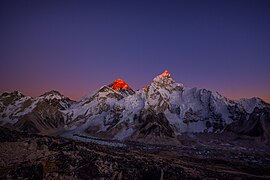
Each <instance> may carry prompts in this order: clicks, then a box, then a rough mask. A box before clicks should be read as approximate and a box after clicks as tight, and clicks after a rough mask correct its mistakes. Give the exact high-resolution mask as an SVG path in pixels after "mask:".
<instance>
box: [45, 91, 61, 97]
mask: <svg viewBox="0 0 270 180" xmlns="http://www.w3.org/2000/svg"><path fill="white" fill-rule="evenodd" d="M48 95H58V96H63V95H62V94H61V93H60V92H58V91H56V90H51V91H48V92H45V93H44V94H42V95H41V96H48Z"/></svg>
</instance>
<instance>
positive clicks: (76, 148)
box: [0, 127, 270, 179]
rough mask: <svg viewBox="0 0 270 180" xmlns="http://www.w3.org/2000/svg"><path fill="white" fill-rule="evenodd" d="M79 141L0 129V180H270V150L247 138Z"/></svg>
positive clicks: (197, 136)
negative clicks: (172, 143)
mask: <svg viewBox="0 0 270 180" xmlns="http://www.w3.org/2000/svg"><path fill="white" fill-rule="evenodd" d="M80 138H86V139H88V142H79V141H75V140H70V139H65V138H61V137H50V136H42V135H34V134H27V133H22V132H16V131H10V130H8V129H6V128H1V127H0V141H1V143H0V177H1V179H193V178H195V179H213V178H214V179H270V151H269V150H270V149H269V147H267V146H265V145H264V144H263V143H261V142H260V141H258V139H256V138H255V139H254V138H253V139H250V138H249V137H247V136H232V135H230V136H228V134H216V135H214V136H213V135H211V138H210V137H209V134H207V133H203V134H198V135H188V134H183V135H182V136H181V138H180V139H181V140H180V142H181V146H169V145H146V144H140V143H136V142H130V141H129V142H121V141H108V140H102V139H89V137H80ZM86 141H87V140H86ZM106 143H107V144H108V145H106Z"/></svg>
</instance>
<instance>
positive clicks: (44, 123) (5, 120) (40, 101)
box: [0, 91, 74, 133]
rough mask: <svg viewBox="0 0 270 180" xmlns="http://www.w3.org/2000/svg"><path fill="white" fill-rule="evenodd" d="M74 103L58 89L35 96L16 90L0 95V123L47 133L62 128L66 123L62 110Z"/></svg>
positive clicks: (19, 128)
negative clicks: (25, 94)
mask: <svg viewBox="0 0 270 180" xmlns="http://www.w3.org/2000/svg"><path fill="white" fill-rule="evenodd" d="M72 103H74V102H73V101H72V100H70V99H69V98H67V97H65V96H63V95H62V94H60V93H59V92H57V91H50V92H46V93H45V94H43V95H41V96H39V97H36V98H33V97H29V96H24V95H23V94H22V93H20V92H18V91H15V92H11V93H7V92H6V93H2V94H1V95H0V104H1V111H0V117H1V119H0V123H1V125H2V126H6V127H12V128H15V129H18V130H21V131H27V132H31V133H42V132H44V133H46V132H47V131H51V130H53V129H57V128H62V127H63V126H64V124H65V114H63V113H62V112H61V111H62V110H65V109H67V108H69V107H70V106H71V104H72Z"/></svg>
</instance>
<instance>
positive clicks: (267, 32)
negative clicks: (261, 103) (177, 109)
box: [0, 0, 270, 102]
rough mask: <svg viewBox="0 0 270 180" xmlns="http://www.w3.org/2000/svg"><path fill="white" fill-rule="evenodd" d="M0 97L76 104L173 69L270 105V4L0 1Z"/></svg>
mask: <svg viewBox="0 0 270 180" xmlns="http://www.w3.org/2000/svg"><path fill="white" fill-rule="evenodd" d="M0 27H1V28H0V60H1V66H0V91H1V92H2V91H13V90H19V91H21V92H23V93H24V94H26V95H32V96H37V95H40V94H42V93H44V92H45V91H48V90H51V89H55V90H58V91H60V92H61V93H63V94H64V95H67V96H69V97H71V98H73V99H78V98H80V97H82V96H83V95H85V94H88V93H90V92H92V91H94V90H96V89H98V88H99V87H100V86H102V85H104V84H109V83H111V82H112V81H113V80H114V79H116V78H122V79H124V80H125V81H126V82H127V83H128V84H129V85H130V86H131V87H132V88H134V89H138V88H141V87H143V86H145V85H147V84H149V83H150V81H151V80H152V79H153V78H154V77H155V76H156V75H158V74H160V73H162V72H163V71H164V70H165V69H168V70H169V71H170V72H171V74H172V76H173V77H174V78H175V80H176V81H177V82H179V83H183V84H184V85H185V86H188V87H200V88H207V89H210V90H215V91H219V92H220V93H221V94H223V95H225V96H227V97H229V98H240V97H253V96H256V97H261V98H263V99H265V100H267V101H268V102H270V93H269V92H270V80H269V78H270V1H267V0H261V1H260V0H253V1H250V0H241V1H239V0H232V1H229V0H224V1H222V0H212V1H207V0H203V1H202V0H197V1H195V0H186V1H180V0H178V1H165V0H163V1H157V0H155V1H147V0H144V1H137V0H136V1H135V0H134V1H126V0H123V1H117V0H116V1H114V0H111V1H103V0H96V1H86V0H81V1H79V0H76V1H75V0H73V1H70V0H63V1H60V0H58V1H56V0H33V1H30V0H28V1H27V0H18V1H16V0H6V1H5V0H1V1H0Z"/></svg>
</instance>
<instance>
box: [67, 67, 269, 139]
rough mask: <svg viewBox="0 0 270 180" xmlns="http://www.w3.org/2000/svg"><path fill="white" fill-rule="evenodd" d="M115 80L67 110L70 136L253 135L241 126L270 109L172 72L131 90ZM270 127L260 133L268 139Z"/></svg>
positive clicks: (110, 137) (166, 72) (120, 137)
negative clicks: (188, 83)
mask: <svg viewBox="0 0 270 180" xmlns="http://www.w3.org/2000/svg"><path fill="white" fill-rule="evenodd" d="M113 84H114V83H112V84H111V85H109V86H104V87H102V88H101V89H100V90H98V91H97V92H96V93H94V94H93V95H90V96H88V97H87V98H85V99H83V100H82V101H81V102H80V103H78V104H79V105H76V106H74V107H73V108H71V109H68V110H67V112H68V114H71V115H72V116H70V120H69V121H68V122H70V123H69V124H68V127H69V128H68V129H70V130H71V131H68V132H67V133H66V134H68V135H70V134H81V135H86V136H87V135H88V136H97V137H100V138H109V139H117V140H132V141H140V142H146V143H163V144H164V143H168V144H171V143H173V144H178V143H180V142H179V140H178V139H179V138H178V136H179V135H181V134H182V133H201V132H210V133H213V132H222V131H224V130H228V131H232V132H235V133H239V134H247V135H250V134H249V133H244V131H241V130H240V129H242V128H243V127H245V126H246V125H245V124H248V123H249V119H250V115H252V113H255V112H254V111H255V110H256V109H261V110H262V112H260V113H261V114H262V113H263V112H265V111H267V110H268V109H269V107H270V106H269V104H267V103H265V102H264V101H262V100H261V99H259V98H252V99H241V100H239V101H232V100H229V99H227V98H226V97H224V96H222V95H220V94H219V93H217V92H212V91H209V90H206V89H198V88H186V87H184V86H183V84H179V83H176V82H175V80H174V79H173V78H172V77H171V74H170V73H169V72H168V71H165V72H163V73H162V74H160V75H158V76H156V77H155V78H154V79H153V80H152V82H151V83H150V84H149V85H148V86H146V87H145V88H143V89H140V90H137V91H135V92H134V93H130V94H127V93H121V91H119V89H118V88H115V89H114V88H113V87H114V86H113ZM86 102H87V103H86ZM267 118H268V117H266V118H265V119H266V120H265V121H266V123H265V122H264V121H263V122H261V121H259V122H258V123H259V124H260V125H259V126H260V127H265V126H266V125H264V124H267V122H268V121H269V118H268V119H267ZM234 124H237V126H233V125H234ZM232 127H234V128H232ZM236 127H237V128H236ZM253 128H256V127H255V126H254V127H251V129H253ZM266 130H267V128H261V134H260V135H262V136H263V137H264V138H265V140H266V141H267V140H268V139H269V138H268V137H266V136H265V135H263V134H264V132H265V131H266Z"/></svg>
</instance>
